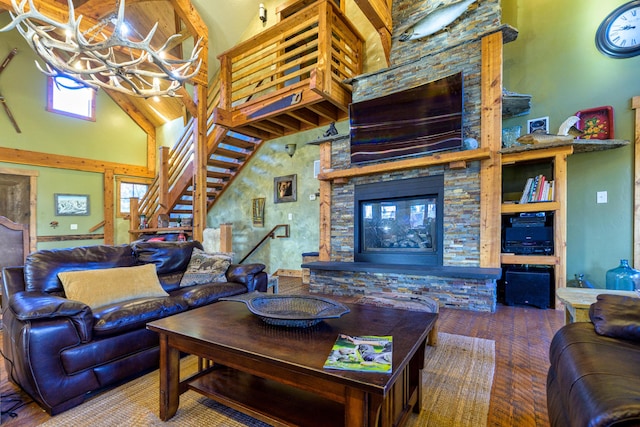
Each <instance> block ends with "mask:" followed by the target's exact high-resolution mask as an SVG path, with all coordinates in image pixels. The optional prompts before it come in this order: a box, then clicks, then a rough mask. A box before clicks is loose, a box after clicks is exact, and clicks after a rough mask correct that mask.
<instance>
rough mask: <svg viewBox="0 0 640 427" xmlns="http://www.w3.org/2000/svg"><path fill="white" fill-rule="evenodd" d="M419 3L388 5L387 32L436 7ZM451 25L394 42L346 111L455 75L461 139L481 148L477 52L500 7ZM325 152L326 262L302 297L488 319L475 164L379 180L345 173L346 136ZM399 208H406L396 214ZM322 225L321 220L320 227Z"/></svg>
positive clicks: (481, 7) (316, 265)
mask: <svg viewBox="0 0 640 427" xmlns="http://www.w3.org/2000/svg"><path fill="white" fill-rule="evenodd" d="M417 3H420V2H413V1H412V0H395V1H394V5H393V6H394V7H393V11H394V12H393V14H394V16H393V18H394V28H397V27H402V26H403V23H405V22H407V21H409V20H411V19H413V18H415V16H418V15H420V14H421V13H424V11H421V10H419V8H420V7H423V8H431V7H435V6H428V5H426V4H425V3H420V4H417ZM455 25H456V26H455V28H457V31H456V32H452V31H450V32H443V33H438V34H435V35H434V36H432V37H429V38H426V39H425V40H420V41H417V42H415V43H411V42H409V43H402V42H399V41H394V44H393V46H392V51H391V62H392V64H391V66H390V67H389V68H387V69H384V70H381V71H378V72H375V73H371V74H367V75H363V76H359V77H357V78H355V79H353V80H352V81H351V84H352V86H353V101H354V102H358V101H361V100H366V99H370V98H375V97H378V96H382V95H386V94H389V93H393V92H396V91H399V90H403V89H408V88H412V87H415V86H417V85H420V84H423V83H425V82H427V81H432V80H436V79H439V78H443V77H445V76H447V75H450V74H452V73H457V72H462V73H463V75H464V93H465V95H464V113H463V116H464V121H463V134H464V138H471V139H473V140H476V141H480V140H481V138H480V134H481V130H480V121H481V113H482V111H481V110H482V100H481V92H482V91H481V71H482V64H481V62H482V53H481V47H480V45H481V41H482V38H483V37H484V36H486V35H487V34H491V33H495V32H497V31H500V6H499V1H498V0H490V1H483V2H476V3H474V4H472V5H471V7H470V8H469V10H468V11H467V12H465V14H463V15H462V16H461V18H460V19H459V21H456V23H455ZM329 144H330V150H329V149H328V147H325V149H326V151H325V152H326V153H327V154H329V153H330V167H327V163H324V165H325V166H323V168H324V173H325V175H324V176H321V177H320V179H321V180H323V183H324V184H325V186H324V187H322V185H323V184H321V199H322V197H323V196H322V193H323V191H324V192H325V194H326V195H327V198H328V199H329V200H330V210H328V211H327V212H328V214H327V215H328V216H330V220H328V221H327V223H328V224H330V227H328V229H327V230H326V234H327V235H328V237H327V242H328V243H329V244H328V246H329V248H330V250H329V251H328V258H329V259H328V260H327V259H326V258H325V259H324V260H322V257H321V261H319V262H312V263H307V264H303V268H309V269H310V291H311V292H314V293H323V294H334V295H364V294H368V293H377V292H393V293H403V294H406V293H411V294H420V295H427V296H430V297H435V298H437V299H438V301H439V303H440V305H441V306H446V307H452V308H460V309H469V310H476V311H494V310H495V307H496V280H497V279H499V278H500V275H501V271H500V269H499V268H481V267H480V259H481V247H482V245H481V241H480V240H481V239H480V234H481V220H482V219H481V218H482V216H481V188H482V185H481V163H480V161H473V159H472V156H471V155H470V156H469V160H468V161H462V162H446V161H442V162H438V161H433V162H431V161H427V162H422V163H421V162H420V161H417V162H416V166H415V167H411V162H410V161H407V162H405V163H403V167H401V168H393V167H391V168H385V167H380V168H379V170H380V172H377V170H378V169H377V168H376V166H378V165H367V166H364V167H359V166H356V165H351V163H350V141H349V137H348V135H347V136H338V137H335V138H332V140H331V142H329ZM467 148H470V149H471V150H472V149H473V146H470V145H468V146H467ZM322 150H323V149H322V146H321V153H322V152H323V151H322ZM476 151H480V150H476ZM469 152H470V153H471V152H473V151H469ZM321 156H322V154H321ZM431 156H432V157H434V158H438V157H439V156H444V157H446V154H442V153H434V154H432V155H431ZM325 159H326V158H325ZM321 161H322V157H321ZM389 163H392V162H389ZM398 163H400V162H398ZM405 164H406V165H408V166H407V167H404V165H405ZM425 165H426V166H425ZM342 172H344V173H342ZM341 173H342V175H341ZM344 177H346V178H344ZM436 181H437V182H439V184H438V185H440V188H439V189H435V190H431V189H429V190H428V191H418V192H415V193H414V194H410V192H409V193H407V192H405V189H407V188H409V187H410V186H409V185H406V184H408V183H414V182H420V183H425V182H428V183H433V182H436ZM327 183H329V184H330V185H327ZM421 185H425V184H421ZM430 185H431V184H427V187H428V186H430ZM376 187H378V188H382V193H384V189H385V188H386V189H390V191H389V192H390V193H391V197H379V196H378V194H379V192H380V190H376V189H375V188H376ZM371 188H374V190H371ZM323 189H324V190H323ZM394 193H395V194H394ZM380 194H381V193H380ZM401 200H402V201H404V202H407V203H405V204H403V205H401V204H400V203H399V202H400V201H401ZM376 203H377V204H376ZM362 209H364V211H362ZM321 210H322V208H321ZM367 210H369V211H367ZM374 211H375V212H377V213H375V214H374ZM400 213H401V214H402V215H403V218H402V219H399V218H398V214H400ZM394 215H395V217H394ZM321 216H322V212H321ZM322 222H323V221H322V218H321V227H322ZM363 233H364V234H363ZM321 245H322V243H321ZM321 253H322V252H321Z"/></svg>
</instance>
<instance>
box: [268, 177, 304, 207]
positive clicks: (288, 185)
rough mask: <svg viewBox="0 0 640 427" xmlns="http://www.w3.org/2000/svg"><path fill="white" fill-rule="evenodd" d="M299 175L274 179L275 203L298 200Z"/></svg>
mask: <svg viewBox="0 0 640 427" xmlns="http://www.w3.org/2000/svg"><path fill="white" fill-rule="evenodd" d="M296 177H297V175H286V176H277V177H275V178H273V192H274V195H273V201H274V202H275V203H286V202H295V201H296V200H297V193H298V185H297V182H296V181H297V179H296Z"/></svg>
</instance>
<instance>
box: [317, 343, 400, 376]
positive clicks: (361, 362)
mask: <svg viewBox="0 0 640 427" xmlns="http://www.w3.org/2000/svg"><path fill="white" fill-rule="evenodd" d="M392 349H393V337H391V336H372V335H360V336H351V335H345V334H340V335H338V338H337V339H336V342H335V343H334V344H333V348H332V349H331V353H329V357H327V360H326V362H325V363H324V367H325V368H327V369H340V370H343V371H358V372H378V373H380V372H381V373H391V361H392V359H393V357H392Z"/></svg>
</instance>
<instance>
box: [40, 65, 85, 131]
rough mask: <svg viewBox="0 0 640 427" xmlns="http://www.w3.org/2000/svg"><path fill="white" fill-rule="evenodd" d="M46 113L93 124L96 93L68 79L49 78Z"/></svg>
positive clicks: (60, 77) (61, 77)
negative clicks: (88, 121)
mask: <svg viewBox="0 0 640 427" xmlns="http://www.w3.org/2000/svg"><path fill="white" fill-rule="evenodd" d="M47 111H49V112H52V113H57V114H62V115H65V116H69V117H75V118H78V119H83V120H90V121H92V122H95V121H96V91H95V90H94V89H91V88H88V87H86V86H83V85H81V84H79V83H77V82H76V81H74V80H72V79H70V78H68V77H63V76H58V77H49V78H48V79H47Z"/></svg>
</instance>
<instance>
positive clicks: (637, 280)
mask: <svg viewBox="0 0 640 427" xmlns="http://www.w3.org/2000/svg"><path fill="white" fill-rule="evenodd" d="M636 288H640V271H638V270H636V269H634V268H631V267H630V266H629V261H627V260H626V259H621V260H620V265H619V266H617V267H616V268H612V269H611V270H609V271H607V289H615V290H618V291H634V290H635V289H636Z"/></svg>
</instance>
